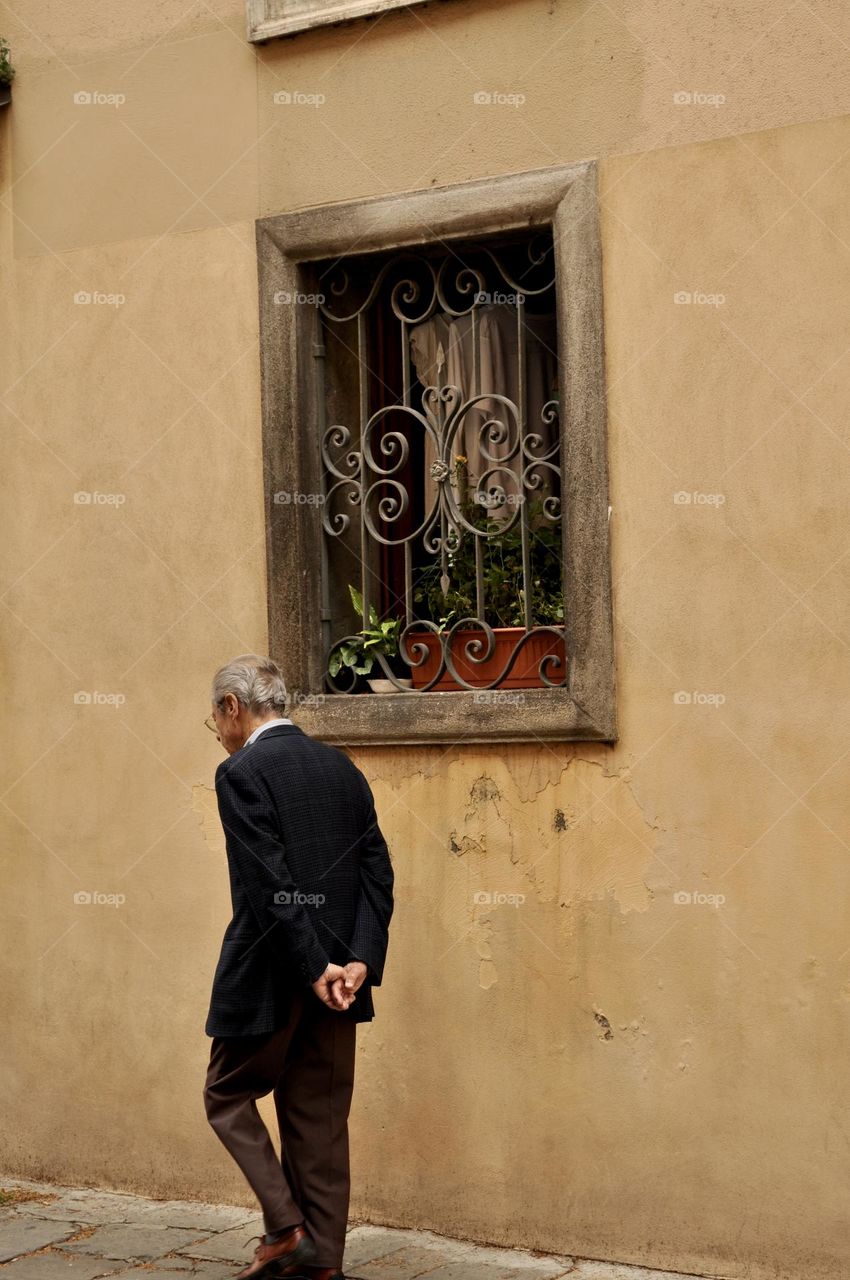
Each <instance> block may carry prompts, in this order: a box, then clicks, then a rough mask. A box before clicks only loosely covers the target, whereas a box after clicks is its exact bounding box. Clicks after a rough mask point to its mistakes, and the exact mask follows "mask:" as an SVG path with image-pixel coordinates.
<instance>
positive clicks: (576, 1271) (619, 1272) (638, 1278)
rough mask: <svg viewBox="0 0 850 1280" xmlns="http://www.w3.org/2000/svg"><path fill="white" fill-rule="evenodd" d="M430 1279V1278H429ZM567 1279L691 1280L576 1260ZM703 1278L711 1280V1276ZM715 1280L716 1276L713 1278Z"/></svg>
mask: <svg viewBox="0 0 850 1280" xmlns="http://www.w3.org/2000/svg"><path fill="white" fill-rule="evenodd" d="M429 1280H430V1278H429ZM569 1280H693V1278H692V1277H690V1276H681V1277H680V1276H679V1273H678V1272H675V1273H674V1272H672V1271H647V1270H646V1269H645V1268H644V1267H632V1266H629V1265H628V1264H627V1263H623V1262H589V1261H585V1262H576V1264H575V1267H574V1268H573V1270H572V1271H571V1272H570V1273H569ZM703 1280H713V1278H712V1277H711V1276H707V1277H703ZM714 1280H716V1278H714Z"/></svg>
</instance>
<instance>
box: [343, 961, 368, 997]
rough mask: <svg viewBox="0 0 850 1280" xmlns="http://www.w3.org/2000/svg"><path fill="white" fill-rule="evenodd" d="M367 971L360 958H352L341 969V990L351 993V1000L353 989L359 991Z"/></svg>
mask: <svg viewBox="0 0 850 1280" xmlns="http://www.w3.org/2000/svg"><path fill="white" fill-rule="evenodd" d="M368 972H369V970H368V969H367V968H366V966H365V964H364V963H363V961H362V960H352V961H351V962H350V964H347V965H346V966H345V969H344V970H343V973H344V974H345V977H344V979H343V983H342V985H343V990H344V991H346V992H349V993H350V994H351V998H352V1000H353V999H354V993H355V991H359V990H360V988H361V987H362V986H363V983H364V982H365V980H366V975H367V974H368Z"/></svg>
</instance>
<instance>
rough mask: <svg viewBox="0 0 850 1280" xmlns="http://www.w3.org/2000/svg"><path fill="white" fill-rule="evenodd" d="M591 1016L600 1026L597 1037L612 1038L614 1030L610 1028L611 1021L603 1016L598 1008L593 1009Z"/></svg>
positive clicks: (601, 1038) (602, 1038)
mask: <svg viewBox="0 0 850 1280" xmlns="http://www.w3.org/2000/svg"><path fill="white" fill-rule="evenodd" d="M593 1016H594V1018H595V1019H596V1021H597V1023H598V1024H599V1026H600V1028H601V1032H600V1035H599V1037H598V1038H599V1039H600V1040H613V1039H614V1032H613V1031H612V1030H611V1023H610V1022H609V1021H608V1019H607V1018H606V1017H605V1014H604V1013H600V1012H599V1010H598V1009H595V1010H594V1012H593Z"/></svg>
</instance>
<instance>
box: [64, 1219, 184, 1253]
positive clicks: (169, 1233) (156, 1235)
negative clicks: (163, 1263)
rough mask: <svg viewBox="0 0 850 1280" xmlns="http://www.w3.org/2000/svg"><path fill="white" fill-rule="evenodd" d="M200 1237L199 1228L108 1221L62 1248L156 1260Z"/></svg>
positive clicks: (77, 1251)
mask: <svg viewBox="0 0 850 1280" xmlns="http://www.w3.org/2000/svg"><path fill="white" fill-rule="evenodd" d="M201 1236H202V1233H201V1232H199V1231H188V1230H186V1231H184V1230H183V1229H182V1228H180V1227H160V1226H157V1225H156V1224H155V1223H149V1224H147V1225H144V1226H143V1225H142V1224H140V1223H135V1222H133V1223H124V1222H109V1223H106V1224H105V1225H104V1226H99V1227H96V1228H95V1230H94V1231H93V1232H92V1234H91V1235H90V1236H86V1238H85V1239H84V1240H76V1241H74V1242H73V1243H69V1244H66V1245H65V1248H66V1249H68V1250H70V1251H72V1252H74V1253H93V1254H96V1255H97V1257H99V1258H117V1259H118V1260H119V1261H128V1260H138V1261H142V1262H155V1261H156V1260H157V1259H159V1258H162V1257H164V1256H165V1254H167V1253H173V1252H174V1250H175V1249H179V1248H180V1247H181V1246H185V1245H187V1244H189V1243H190V1241H192V1240H197V1239H199V1238H201Z"/></svg>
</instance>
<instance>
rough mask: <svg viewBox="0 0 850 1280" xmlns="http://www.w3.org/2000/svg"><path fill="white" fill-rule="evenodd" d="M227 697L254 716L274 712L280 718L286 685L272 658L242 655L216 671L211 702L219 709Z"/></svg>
mask: <svg viewBox="0 0 850 1280" xmlns="http://www.w3.org/2000/svg"><path fill="white" fill-rule="evenodd" d="M227 693H232V694H235V696H236V699H237V701H238V702H239V703H240V704H241V705H242V706H243V707H247V708H248V710H249V711H250V712H252V713H253V714H254V715H268V714H269V713H270V712H273V711H274V712H277V714H278V715H280V716H282V715H283V713H284V711H285V710H286V685H285V684H284V682H283V673H282V672H281V669H280V667H279V666H278V665H277V663H276V662H275V661H273V659H272V658H261V657H260V656H259V655H258V654H256V653H243V654H242V655H241V656H240V657H238V658H233V659H232V660H231V661H230V662H228V663H225V665H224V666H223V667H219V669H218V671H216V673H215V676H214V677H213V683H212V700H213V703H214V704H215V706H216V707H218V708H219V709H220V708H221V707H222V706H223V705H224V696H225V694H227Z"/></svg>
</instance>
